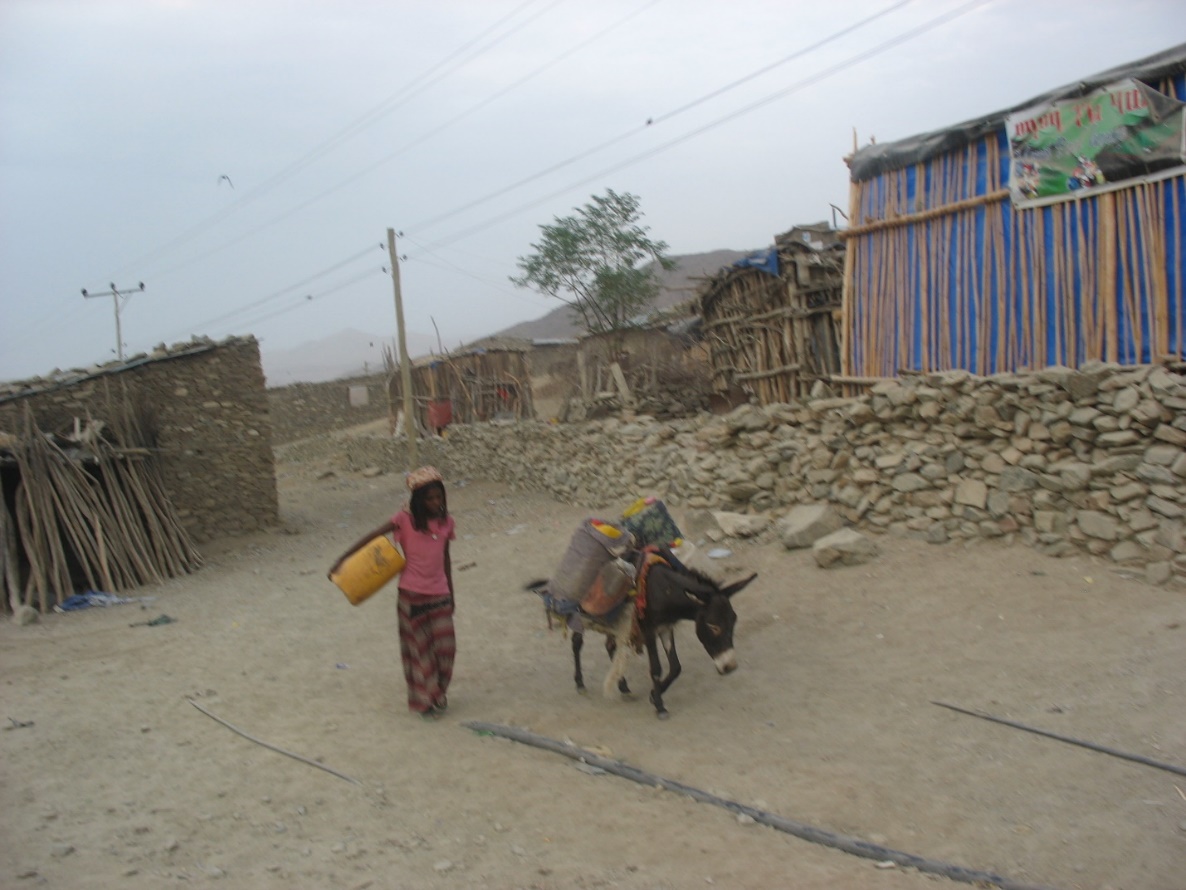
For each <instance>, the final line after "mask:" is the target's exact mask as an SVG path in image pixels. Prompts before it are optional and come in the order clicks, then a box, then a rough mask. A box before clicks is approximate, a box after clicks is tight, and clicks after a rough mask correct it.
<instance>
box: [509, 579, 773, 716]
mask: <svg viewBox="0 0 1186 890" xmlns="http://www.w3.org/2000/svg"><path fill="white" fill-rule="evenodd" d="M756 577H758V576H757V574H756V573H755V574H752V575H750V576H749V577H748V578H745V579H743V580H741V581H736V582H734V583H733V584H730V585H729V586H727V587H722V586H721V585H720V584H718V583H717V582H716V581H714V580H713V579H712V578H710V577H709V576H708V575H706V574H704V573H703V572H699V571H697V570H695V569H690V568H686V567H684V566H682V565H679V564H678V562H677V564H676V565H674V566H673V565H669V564H667V563H662V562H660V563H656V564H654V565H652V566H650V567H649V569H648V570H647V572H646V576H645V578H646V580H645V587H644V588H643V590H644V593H643V594H641V595H636V597H635V599H634V600H633V601H627V602H626V604H625V605H624V606H622V608H621V609H619V610H618V612H616V613H614V614H613V615H612V616H611V620H609V621H606V620H602V619H597V618H593V617H591V616H588V615H585V614H583V613H580V614H579V615H577V616H575V617H576V618H577V620H576V621H573V620H572V618H573V617H574V616H569V615H560V614H559V613H556V612H555V611H554V610H552V612H553V614H556V615H557V616H558V617H561V618H567V619H569V626H570V627H571V628H572V629H573V639H572V655H573V662H574V665H575V668H576V671H575V674H574V680H575V681H576V685H577V689H578V690H579V691H582V692H583V691H584V689H585V684H584V678H583V676H582V673H581V649H582V647H583V645H584V632H583V629H584V626H585V625H587V626H588V627H590V628H592V629H593V630H596V631H598V632H599V633H602V634H605V636H606V641H605V648H606V651H607V652H608V653H609V656H610V670H609V673H608V674H607V675H606V678H605V682H604V684H603V691H604V692H605V694H606V695H612V694H613V690H614V688H615V687H616V688H617V689H618V690H619V691H621V692H623V693H626V692H629V691H630V690H629V687H628V686H627V684H626V680H625V677H624V674H625V671H626V657H627V656H628V654H629V651H630V649H631V648H633V649H635V651H641V650H642V648H643V647H645V648H646V651H647V658H648V661H649V663H650V672H651V692H650V696H649V697H650V702H651V704H652V705H654V707H655V713H656V716H658V717H659V719H660V720H666V719H667V718H668V716H670V715H669V714H668V711H667V707H666V706H665V705H664V704H663V693H665V692H666V691H667V690H668V689H669V688H670V687H671V684H672V683H674V682H675V681H676V679H677V678H678V677H679V675H680V673H681V672H682V670H683V666H682V665H681V664H680V660H679V655H678V654H677V652H676V649H675V625H676V624H677V623H678V622H680V621H685V620H687V621H692V622H694V623H695V626H696V637H697V638H698V639H699V640H700V643H701V645H703V646H704V650H705V651H706V652H707V653H708V655H709V657H710V658H711V659H712V661H713V665H714V666H715V667H716V669H717V673H719V674H729V673H732V672H733V671H734V670H736V669H737V655H736V653H735V652H734V651H733V627H734V625H735V624H736V623H737V613H736V612H735V611H734V610H733V604H732V602H731V598H732V597H733V595H734V594H736V593H739V592H740V591H741V590H743V589H744V588H745V587H746V586H748V585H749V583H750V582H751V581H753V580H754V579H755V578H756ZM546 586H547V582H546V581H535V582H532V583H531V584H529V585H528V589H529V590H533V591H535V592H536V593H543V592H544V589H545V588H546ZM545 602H546V600H545ZM636 616H637V620H635V619H636ZM660 643H662V645H663V651H664V653H666V656H667V665H668V671H667V676H666V677H665V676H663V665H662V663H661V661H660V658H659V644H660Z"/></svg>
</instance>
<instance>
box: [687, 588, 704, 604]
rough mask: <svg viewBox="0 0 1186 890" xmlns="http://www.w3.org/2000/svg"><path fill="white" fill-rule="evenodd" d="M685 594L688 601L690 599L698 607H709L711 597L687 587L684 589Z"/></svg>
mask: <svg viewBox="0 0 1186 890" xmlns="http://www.w3.org/2000/svg"><path fill="white" fill-rule="evenodd" d="M684 594H685V595H687V597H688V599H690V600H691V601H692V602H694V603H695V604H696V605H698V606H707V605H708V600H709V597H708V595H707V594H704V593H701V592H700V591H697V590H690V589H689V588H687V587H685V588H684Z"/></svg>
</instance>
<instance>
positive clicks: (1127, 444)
mask: <svg viewBox="0 0 1186 890" xmlns="http://www.w3.org/2000/svg"><path fill="white" fill-rule="evenodd" d="M441 449H442V453H441V456H440V457H439V458H437V460H438V461H439V462H440V463H441V464H442V465H443V466H444V467H445V468H446V469H447V472H448V473H449V475H450V476H451V477H453V478H458V477H466V476H469V477H477V478H484V479H490V480H497V481H503V482H506V483H509V484H511V485H512V486H518V487H522V488H526V489H532V490H540V491H546V492H548V493H550V494H552V495H553V496H555V497H557V498H559V499H561V500H564V501H568V502H573V503H587V504H590V505H591V506H605V507H614V506H620V505H623V504H626V503H629V502H630V501H631V500H633V498H634V497H636V496H638V495H643V494H655V495H658V496H660V497H662V498H664V499H665V500H666V501H667V502H668V503H669V504H670V505H672V506H674V507H680V506H682V507H693V508H711V509H718V510H728V511H735V512H745V513H763V514H767V515H769V516H770V517H771V518H772V519H774V518H777V517H779V516H781V515H782V514H783V513H785V512H786V511H787V509H788V508H789V507H791V506H794V505H796V504H800V503H819V502H826V503H830V504H832V505H833V506H835V507H836V509H837V510H838V511H839V512H841V514H842V515H843V516H844V517H845V518H846V519H847V520H848V521H849V522H850V523H852V524H853V525H855V526H857V527H859V528H862V529H865V530H869V531H882V532H890V533H899V534H904V535H914V536H919V537H923V538H925V539H926V540H928V541H932V542H934V543H942V542H945V541H949V540H953V539H969V538H977V537H989V538H1000V537H1009V538H1014V539H1018V540H1021V541H1024V542H1025V543H1027V544H1029V545H1031V546H1033V547H1036V548H1038V549H1039V550H1041V551H1043V552H1045V553H1048V554H1051V555H1054V556H1061V555H1069V554H1073V553H1077V552H1080V551H1088V552H1090V553H1093V554H1096V555H1098V556H1101V557H1104V558H1107V559H1109V560H1111V561H1113V562H1115V563H1118V564H1121V565H1124V566H1130V567H1132V569H1133V570H1134V571H1137V572H1140V573H1143V574H1144V576H1145V577H1146V579H1147V580H1149V581H1150V582H1152V583H1166V582H1170V581H1173V582H1174V583H1179V584H1186V538H1184V516H1186V378H1184V377H1183V376H1182V375H1181V374H1179V373H1175V372H1174V371H1171V370H1170V369H1168V368H1165V367H1160V366H1141V367H1131V366H1125V367H1122V366H1117V365H1105V364H1095V365H1091V366H1086V367H1084V368H1081V369H1078V370H1069V369H1065V368H1048V369H1045V370H1043V371H1040V372H1035V373H1032V374H1009V375H996V376H993V377H989V378H981V377H974V376H972V375H970V374H968V373H966V372H962V371H955V372H945V373H936V374H924V375H911V376H906V377H903V378H900V379H898V380H893V381H885V382H882V383H880V384H878V385H877V386H876V387H874V388H873V389H872V390H871V391H870V392H868V393H867V394H864V395H862V396H860V397H858V398H851V399H840V398H822V399H815V400H810V401H806V402H804V403H802V404H777V405H768V406H764V407H761V408H759V407H755V406H743V407H741V408H738V409H736V410H735V411H733V412H732V413H730V414H728V415H724V416H720V417H712V416H709V415H701V416H700V417H697V418H692V419H686V420H673V421H657V420H654V419H653V418H650V417H645V416H639V417H635V418H632V419H619V418H612V419H603V420H598V421H591V422H586V423H581V424H547V423H538V422H528V423H518V424H481V425H470V426H458V427H454V428H452V429H451V430H450V431H449V435H448V437H447V438H446V439H445V440H443V443H442V444H441ZM393 453H398V449H397V451H396V452H393ZM378 459H381V458H380V457H379V456H377V455H369V456H368V462H372V463H373V462H374V461H375V460H378Z"/></svg>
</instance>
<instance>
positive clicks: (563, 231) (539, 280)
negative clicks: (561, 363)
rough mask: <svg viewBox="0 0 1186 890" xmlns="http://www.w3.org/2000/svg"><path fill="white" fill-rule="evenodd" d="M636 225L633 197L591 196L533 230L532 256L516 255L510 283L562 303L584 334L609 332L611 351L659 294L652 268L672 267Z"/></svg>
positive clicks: (638, 213)
mask: <svg viewBox="0 0 1186 890" xmlns="http://www.w3.org/2000/svg"><path fill="white" fill-rule="evenodd" d="M641 219H642V212H641V211H640V210H639V209H638V197H637V196H635V195H632V194H630V193H628V192H627V193H625V194H621V195H619V194H618V193H617V192H615V191H614V190H613V189H607V190H606V192H605V195H604V196H598V195H594V196H593V200H592V201H591V202H590V203H588V204H586V205H585V206H584V207H580V208H576V212H575V213H574V214H572V215H571V216H565V217H563V218H561V217H554V218H553V220H554V221H553V223H552V224H551V225H541V226H540V227H539V228H540V231H541V232H542V237H541V238H540V240H539V241H538V242H537V243H535V244H532V245H531V247H532V249H533V250H534V251H535V252H534V253H532V254H529V255H528V256H524V257H519V260H518V266H519V269H520V270H521V271H522V274H521V275H518V276H514V275H512V276H511V281H512V282H513V283H514V284H516V285H517V286H519V287H529V288H532V289H534V290H536V291H539V292H540V293H541V294H544V295H545V296H549V297H555V298H556V299H558V300H561V301H562V302H565V303H567V304H568V305H569V306H571V307H572V309H573V312H574V313H575V314H576V317H577V320H578V321H579V322H580V323H581V325H582V326H583V327H584V329H585V330H586V331H588V332H589V333H590V334H610V335H611V337H610V340H611V345H612V348H613V350H614V351H615V352H616V351H617V350H619V349H620V348H621V343H622V339H623V336H624V332H625V330H626V328H627V326H628V322H629V320H630V319H631V318H633V317H634V316H636V315H638V314H639V313H640V312H642V311H643V310H644V309H646V308H647V307H648V306H650V305H651V303H653V302H654V301H655V297H657V296H658V295H659V278H658V274H657V270H658V269H659V268H663V269H673V268H674V267H675V262H674V261H673V260H671V259H670V258H669V257H668V256H667V255H666V254H665V251H666V250H667V244H666V243H665V242H663V241H655V240H653V239H651V238H650V237H649V236H648V234H647V232H649V231H650V229H649V228H648V227H647V226H643V225H641V224H640V221H641Z"/></svg>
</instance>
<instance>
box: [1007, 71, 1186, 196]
mask: <svg viewBox="0 0 1186 890" xmlns="http://www.w3.org/2000/svg"><path fill="white" fill-rule="evenodd" d="M1005 126H1006V127H1007V132H1008V134H1009V154H1010V160H1011V164H1010V173H1009V190H1010V192H1011V193H1012V199H1013V203H1014V204H1015V205H1016V206H1019V207H1026V206H1036V205H1041V204H1049V203H1051V202H1053V201H1066V200H1071V199H1073V198H1079V197H1084V196H1086V195H1088V194H1091V193H1093V192H1098V191H1101V190H1108V189H1111V188H1119V187H1123V186H1124V185H1125V184H1131V181H1132V180H1135V179H1146V178H1158V179H1160V178H1163V177H1165V176H1171V175H1175V174H1180V173H1183V172H1186V104H1184V103H1182V102H1178V101H1176V100H1174V99H1171V98H1170V97H1169V96H1166V95H1165V94H1164V93H1159V92H1158V91H1157V90H1155V89H1153V88H1152V87H1149V86H1146V85H1145V84H1143V83H1141V82H1140V81H1137V80H1131V79H1130V80H1123V81H1120V82H1118V83H1114V84H1110V85H1108V86H1106V87H1101V88H1100V89H1098V90H1094V91H1093V92H1091V93H1088V94H1087V95H1086V96H1083V97H1081V98H1078V99H1065V100H1061V101H1058V102H1051V103H1048V104H1043V105H1035V106H1033V107H1031V108H1027V109H1025V110H1024V111H1020V112H1017V113H1016V114H1012V115H1010V116H1009V117H1008V118H1006V120H1005Z"/></svg>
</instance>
